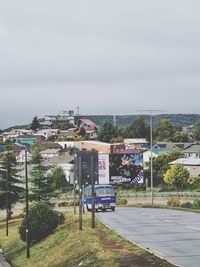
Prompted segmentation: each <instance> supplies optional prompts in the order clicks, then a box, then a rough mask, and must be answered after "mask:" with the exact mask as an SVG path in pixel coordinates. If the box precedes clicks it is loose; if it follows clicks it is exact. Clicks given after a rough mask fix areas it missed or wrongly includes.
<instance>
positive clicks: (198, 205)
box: [192, 198, 200, 209]
mask: <svg viewBox="0 0 200 267" xmlns="http://www.w3.org/2000/svg"><path fill="white" fill-rule="evenodd" d="M192 207H193V209H200V198H196V199H195V200H194V202H193V204H192Z"/></svg>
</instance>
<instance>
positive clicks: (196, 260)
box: [97, 207, 200, 267]
mask: <svg viewBox="0 0 200 267" xmlns="http://www.w3.org/2000/svg"><path fill="white" fill-rule="evenodd" d="M97 217H99V218H100V219H101V221H102V222H103V223H105V224H106V225H107V226H109V227H110V228H112V229H114V230H115V231H116V232H118V233H119V234H121V235H123V236H125V237H126V238H127V239H128V240H130V241H131V242H133V243H135V244H137V245H138V246H140V247H142V248H145V249H148V250H149V251H151V252H153V253H155V254H156V255H159V256H160V257H162V258H164V259H166V260H168V261H169V262H171V263H174V264H176V265H177V266H182V267H199V266H200V249H199V248H200V214H197V213H193V212H185V211H176V210H167V209H152V208H128V207H127V208H117V209H116V211H115V212H99V213H97Z"/></svg>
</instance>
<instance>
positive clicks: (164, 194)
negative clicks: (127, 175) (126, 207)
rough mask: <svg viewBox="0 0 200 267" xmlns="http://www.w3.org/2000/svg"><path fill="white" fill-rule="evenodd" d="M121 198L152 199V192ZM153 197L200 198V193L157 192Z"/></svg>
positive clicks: (132, 194) (129, 194) (131, 194)
mask: <svg viewBox="0 0 200 267" xmlns="http://www.w3.org/2000/svg"><path fill="white" fill-rule="evenodd" d="M118 196H120V197H127V198H129V197H138V198H139V197H143V198H147V197H151V192H147V193H128V194H118ZM153 197H200V192H159V193H157V192H155V193H153Z"/></svg>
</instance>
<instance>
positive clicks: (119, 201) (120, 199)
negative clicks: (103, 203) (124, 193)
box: [117, 198, 128, 205]
mask: <svg viewBox="0 0 200 267" xmlns="http://www.w3.org/2000/svg"><path fill="white" fill-rule="evenodd" d="M127 202H128V201H127V199H125V198H118V199H117V205H126V204H127Z"/></svg>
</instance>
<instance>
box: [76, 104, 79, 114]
mask: <svg viewBox="0 0 200 267" xmlns="http://www.w3.org/2000/svg"><path fill="white" fill-rule="evenodd" d="M76 115H80V107H79V106H77V107H76Z"/></svg>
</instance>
